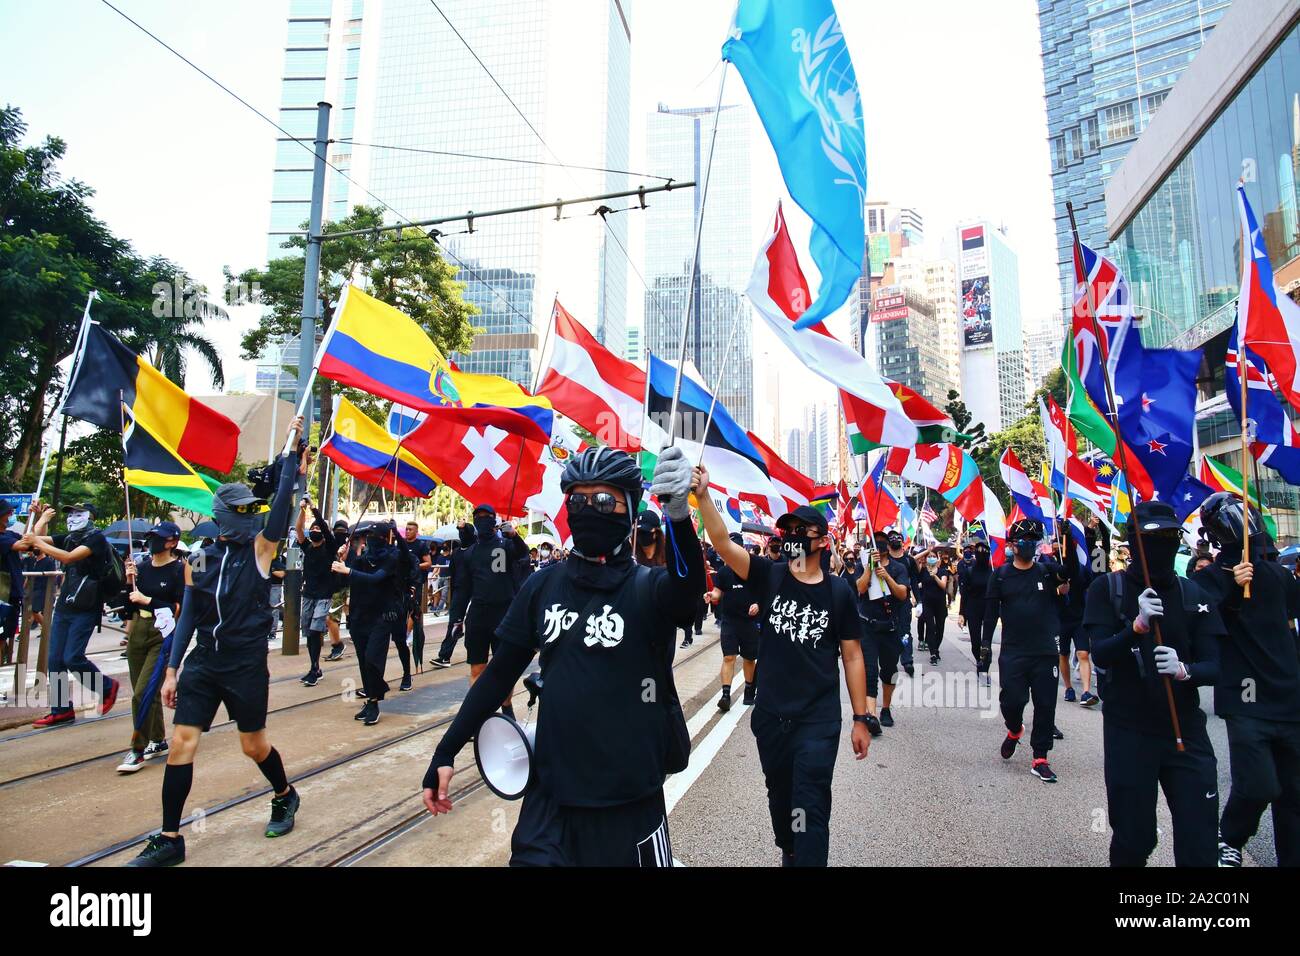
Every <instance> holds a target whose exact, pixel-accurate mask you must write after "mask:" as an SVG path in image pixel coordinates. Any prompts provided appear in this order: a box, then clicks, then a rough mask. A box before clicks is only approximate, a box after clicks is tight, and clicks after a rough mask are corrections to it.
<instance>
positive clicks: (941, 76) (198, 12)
mask: <svg viewBox="0 0 1300 956" xmlns="http://www.w3.org/2000/svg"><path fill="white" fill-rule="evenodd" d="M114 2H115V5H116V6H118V7H119V8H120V9H122V10H123V11H124V12H125V13H127V14H128V15H130V16H131V17H133V18H134V19H136V20H138V21H139V22H140V23H141V24H142V25H143V26H145V27H147V28H149V29H150V30H151V31H153V32H154V33H156V34H157V35H158V36H160V37H161V38H162V39H164V40H166V41H167V42H168V43H170V44H171V45H172V46H174V47H175V48H176V49H178V50H179V51H180V52H182V53H184V54H185V55H186V56H187V57H189V58H190V59H191V60H193V61H194V62H196V63H197V64H199V65H200V66H202V67H204V68H205V69H206V70H208V72H210V73H212V74H213V75H214V76H215V77H216V78H217V79H219V80H221V81H222V82H224V83H225V84H226V85H227V86H229V87H231V89H233V90H234V91H235V92H236V93H238V94H239V95H241V96H242V97H243V98H244V99H246V100H248V101H249V102H250V103H251V104H252V105H254V106H256V107H257V108H259V109H261V110H262V111H263V112H265V113H267V114H268V115H272V116H273V115H274V114H275V112H276V110H277V109H278V106H279V97H280V80H279V76H280V71H281V64H282V57H283V44H284V35H285V18H286V16H287V10H288V3H287V0H188V2H184V3H179V2H175V0H114ZM993 6H994V5H993V4H974V3H970V2H968V0H964V2H963V0H910V2H908V3H896V2H888V0H839V2H838V3H837V4H836V7H837V10H838V12H839V14H840V19H841V24H842V27H843V30H844V34H845V36H846V38H847V41H848V45H849V51H850V54H851V56H852V58H853V62H854V66H855V70H856V73H857V77H858V82H859V86H860V88H861V90H862V92H863V113H864V121H865V125H866V135H867V162H868V196H869V198H871V199H876V200H884V201H888V202H891V203H894V204H897V205H906V206H912V207H914V208H916V209H917V210H918V211H919V212H920V213H921V215H922V216H923V217H924V219H925V227H926V232H927V235H929V236H935V235H937V234H939V233H942V232H948V233H951V231H952V230H953V229H955V227H956V224H957V222H958V221H960V220H965V219H972V218H987V219H989V220H991V221H992V222H993V223H994V224H1003V225H1005V227H1006V229H1007V235H1008V239H1009V241H1010V243H1011V244H1012V246H1013V248H1014V249H1016V251H1017V252H1018V254H1019V256H1020V276H1021V300H1022V309H1023V316H1022V321H1023V322H1024V324H1025V325H1026V327H1033V326H1034V325H1036V324H1037V323H1038V322H1040V321H1042V320H1044V319H1046V318H1047V317H1049V316H1051V315H1053V314H1054V313H1055V312H1056V310H1057V307H1058V300H1059V298H1060V293H1059V289H1058V287H1057V283H1058V278H1057V269H1056V251H1055V250H1056V244H1055V232H1054V225H1053V220H1052V192H1051V180H1050V175H1049V166H1048V151H1047V131H1046V114H1045V109H1044V103H1043V78H1042V68H1041V63H1040V57H1039V40H1038V19H1037V13H1036V4H1035V3H1034V2H1033V0H998V2H997V4H996V9H997V14H996V15H993V14H992V12H991V8H992V7H993ZM733 9H734V2H733V0H655V2H653V3H650V2H647V0H634V2H633V3H632V18H631V19H632V36H633V50H632V70H633V76H632V105H631V116H632V143H631V149H632V151H631V155H632V157H633V161H634V162H633V168H644V166H638V164H639V163H641V162H642V159H641V157H643V155H644V153H643V141H644V131H645V117H646V115H647V114H649V113H651V112H653V111H654V110H655V108H656V104H657V103H659V102H665V103H667V104H669V105H670V106H680V105H698V104H700V103H708V102H711V101H712V100H713V99H714V98H715V97H716V96H717V90H718V78H719V73H720V60H719V48H720V46H721V42H722V39H723V38H724V37H725V35H726V31H727V28H728V26H729V24H730V19H731V12H732V10H733ZM431 15H433V12H432V11H431ZM5 25H6V33H7V35H8V37H9V38H10V39H9V42H7V43H6V56H5V57H4V59H3V60H2V61H0V89H3V90H4V94H3V99H4V101H5V102H6V103H9V104H12V105H16V106H19V107H21V108H22V110H23V113H24V117H25V119H26V121H27V122H28V124H29V127H30V130H29V136H30V138H31V139H32V140H33V141H34V140H36V139H39V138H41V137H44V136H45V135H58V136H61V137H63V138H64V139H65V140H67V142H68V153H67V157H66V159H65V161H64V163H63V165H62V170H63V172H64V174H65V175H67V176H70V177H76V178H79V179H82V180H84V181H86V182H88V183H89V184H90V185H92V186H93V187H94V188H95V189H96V191H97V193H96V196H95V198H94V199H93V200H92V205H93V206H94V209H95V211H96V213H97V214H98V215H99V216H100V217H101V218H102V219H103V220H104V221H105V222H106V223H107V224H108V225H109V227H110V228H111V229H113V231H114V232H115V233H117V234H118V235H120V236H123V237H125V238H126V239H128V240H130V241H131V242H132V244H133V245H134V246H135V248H136V250H137V251H138V252H140V253H142V254H146V255H153V254H162V255H166V256H167V257H169V258H171V259H172V260H173V261H175V262H177V263H179V264H180V265H181V266H182V267H184V268H185V269H186V270H187V271H188V272H189V273H190V274H191V275H193V276H195V277H196V278H197V279H198V280H199V281H201V282H203V283H205V284H206V285H207V286H208V287H209V288H210V289H219V288H220V287H221V284H222V267H223V266H229V267H231V268H232V269H233V270H235V271H239V270H241V269H243V268H246V267H248V266H251V265H261V264H262V262H263V256H264V255H265V250H266V238H265V236H266V228H267V220H268V208H269V207H268V203H269V201H270V194H271V162H272V155H273V140H274V136H275V133H274V131H273V130H272V129H271V127H270V126H268V125H267V124H266V123H265V122H264V121H263V120H261V119H259V118H258V117H257V116H255V115H254V114H253V113H252V112H250V111H249V110H247V109H246V108H244V107H243V106H241V105H240V104H239V103H237V102H236V101H235V100H234V99H232V98H231V97H230V96H229V95H227V94H226V93H224V92H222V91H221V90H220V89H218V88H217V87H216V86H214V85H213V84H212V83H210V82H209V81H208V80H206V79H204V78H203V77H201V76H200V75H198V74H197V73H195V72H194V71H193V70H191V69H190V68H189V67H188V66H186V65H185V64H184V63H182V62H181V61H180V60H178V59H177V58H176V57H174V56H173V55H172V54H171V53H168V52H167V51H166V50H165V49H163V48H162V47H161V46H159V45H158V44H157V43H155V42H154V41H152V40H150V39H149V38H148V37H146V36H145V35H144V34H142V33H140V32H139V31H138V30H137V29H136V28H135V27H133V26H131V25H130V24H128V23H127V22H126V21H125V20H123V19H122V18H121V17H119V16H118V15H117V14H116V13H114V12H113V11H112V10H111V9H109V7H108V6H106V5H105V4H104V3H102V2H96V0H44V2H40V3H18V2H14V0H10V2H9V3H7V4H5ZM17 37H26V38H29V39H30V41H31V42H25V43H14V42H13V38H17ZM41 37H57V48H55V47H54V46H52V44H51V43H45V42H39V40H38V39H37V38H41ZM471 39H472V38H471ZM451 42H455V41H454V40H452V41H451ZM489 65H490V64H489ZM724 102H728V103H738V104H744V105H745V106H746V107H747V108H750V107H748V102H749V101H748V96H747V94H746V92H745V90H744V85H743V83H742V82H741V80H740V78H739V76H738V74H736V73H735V72H734V71H730V74H729V76H728V78H727V82H726V86H725V94H724ZM752 127H753V130H754V137H755V142H754V143H753V144H752V147H751V152H752V153H753V155H754V157H755V160H754V176H753V185H752V197H753V207H754V209H753V217H752V218H753V223H754V229H755V233H756V235H755V236H754V240H755V245H754V248H755V251H757V249H758V242H759V240H760V239H761V237H762V235H763V233H764V232H765V230H766V228H767V225H768V224H769V222H770V219H771V215H772V211H773V209H774V208H775V205H776V201H777V199H778V198H783V199H784V202H785V207H786V214H787V218H788V220H789V223H790V227H791V231H792V234H793V235H794V238H795V242H796V245H797V247H798V246H801V244H804V243H806V237H807V219H806V217H803V216H802V214H801V213H800V212H798V211H797V210H796V209H795V207H794V206H793V204H792V203H791V202H790V200H789V197H788V195H786V194H785V191H784V188H783V185H782V182H781V177H780V171H779V169H778V167H777V165H776V161H775V158H774V156H773V155H772V151H771V148H770V146H769V145H768V144H767V142H766V139H765V138H764V136H763V133H762V127H761V124H759V123H758V122H756V121H755V122H754V123H753V124H752ZM430 145H434V144H430ZM571 161H572V160H571ZM652 171H653V170H652ZM467 206H469V207H472V203H467ZM705 215H706V219H707V210H706V214H705ZM641 246H642V238H641V230H640V228H634V230H633V236H632V243H631V250H630V251H631V254H632V256H633V258H634V259H639V256H640V248H641ZM802 248H804V249H806V245H802ZM803 258H805V259H807V256H806V255H804V257H803ZM805 267H806V269H807V271H809V273H810V281H814V287H815V280H813V278H812V275H811V274H812V273H813V271H814V270H813V269H812V266H811V262H806V263H805ZM629 281H630V284H631V285H632V286H633V288H631V289H630V291H629V296H630V299H631V304H632V306H633V308H632V310H631V314H632V315H639V314H640V308H639V302H640V300H641V295H642V289H641V288H640V286H639V285H638V284H637V280H636V279H635V278H634V277H631V278H630V280H629ZM230 311H231V321H230V322H229V323H211V325H210V327H209V328H208V330H207V331H208V333H209V334H210V335H211V337H212V338H213V339H214V340H215V341H216V342H217V344H218V346H219V347H220V348H221V349H222V350H223V352H224V353H225V354H226V356H228V376H229V374H230V372H232V371H238V370H239V369H240V368H241V367H242V364H243V363H241V362H240V361H239V360H238V342H239V338H240V335H241V334H242V332H243V331H244V330H245V329H247V328H248V327H250V326H251V325H252V324H253V323H254V322H255V321H256V316H257V313H256V311H255V310H254V309H252V308H249V307H245V308H242V309H232V310H230ZM777 349H779V346H778V345H777V344H776V342H775V340H774V339H771V338H769V337H768V334H767V332H766V330H759V331H757V332H756V334H755V356H756V364H757V365H758V366H760V367H759V368H758V369H756V382H755V390H756V393H757V395H758V397H759V402H760V403H761V402H762V401H763V396H764V394H765V383H766V379H765V375H766V370H765V368H763V367H762V366H763V357H764V353H765V352H767V353H768V354H769V355H770V356H771V361H772V363H775V361H777V360H778V359H779V358H780V356H775V355H772V353H773V352H775V350H777ZM791 377H792V381H791V382H790V383H788V384H787V382H786V381H785V379H784V378H783V381H782V396H783V398H782V409H781V414H782V417H783V419H784V420H786V421H789V422H792V421H793V419H794V418H795V417H797V416H798V415H799V414H800V413H801V411H802V406H803V405H804V404H806V403H807V401H808V400H809V398H810V396H811V397H812V399H813V400H817V401H829V400H832V399H833V391H832V390H830V388H829V386H822V385H820V384H818V383H817V380H815V379H814V378H812V376H811V375H810V374H809V375H806V376H805V375H803V374H801V373H798V372H795V373H791ZM186 384H187V387H188V388H189V389H190V390H191V391H193V392H195V393H196V394H203V393H205V392H210V391H211V388H210V384H211V383H210V382H209V381H208V378H207V376H206V374H204V373H203V371H202V367H201V366H197V365H192V367H191V371H190V375H189V379H188V381H187V383H186ZM804 386H806V387H804ZM796 395H797V396H798V397H795V396H796Z"/></svg>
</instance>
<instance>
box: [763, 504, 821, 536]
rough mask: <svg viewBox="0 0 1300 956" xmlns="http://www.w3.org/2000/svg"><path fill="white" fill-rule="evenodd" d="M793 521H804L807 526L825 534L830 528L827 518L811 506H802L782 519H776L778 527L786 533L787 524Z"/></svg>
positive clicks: (787, 513)
mask: <svg viewBox="0 0 1300 956" xmlns="http://www.w3.org/2000/svg"><path fill="white" fill-rule="evenodd" d="M791 521H802V522H803V523H804V524H806V525H812V526H813V527H815V528H817V529H818V530H820V531H821V533H822V534H825V533H826V532H827V530H828V528H829V525H827V523H826V516H825V515H824V514H822V513H821V512H820V511H818V510H817V509H816V508H814V507H812V506H811V505H800V506H799V507H798V508H795V509H794V511H787V512H786V513H785V514H783V515H781V517H779V518H777V519H776V526H777V528H779V529H780V530H782V531H784V530H785V526H786V524H787V523H789V522H791Z"/></svg>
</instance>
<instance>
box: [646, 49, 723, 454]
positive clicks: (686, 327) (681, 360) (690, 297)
mask: <svg viewBox="0 0 1300 956" xmlns="http://www.w3.org/2000/svg"><path fill="white" fill-rule="evenodd" d="M730 65H731V64H730V63H728V62H727V61H726V60H723V61H722V75H721V76H720V77H718V101H717V104H716V105H715V106H714V108H713V132H712V134H711V135H710V136H709V157H708V160H707V161H706V163H705V167H704V184H703V186H701V187H700V208H699V211H698V212H697V213H696V214H695V240H694V243H693V245H694V252H693V254H692V255H691V268H690V270H689V273H688V275H689V278H688V279H687V283H686V310H685V312H686V314H685V315H684V316H683V317H682V335H681V342H680V344H679V346H678V349H677V378H676V380H675V381H674V382H673V402H672V406H671V407H670V408H669V412H668V444H667V445H665V446H664V447H665V448H671V447H672V445H673V442H674V441H675V440H676V437H677V403H678V399H679V398H680V397H681V393H682V369H683V368H684V367H685V365H686V341H687V338H688V336H689V333H690V329H691V304H692V303H693V302H694V301H695V282H696V279H698V278H699V275H698V273H699V266H700V240H701V238H702V236H703V226H704V204H705V203H706V202H708V199H709V181H710V179H712V172H713V148H714V146H716V145H717V142H718V118H719V117H720V116H721V115H722V90H723V87H725V86H726V84H727V67H729V66H730ZM696 178H697V179H698V178H699V177H698V176H697V177H696ZM648 379H649V376H648V375H647V380H648Z"/></svg>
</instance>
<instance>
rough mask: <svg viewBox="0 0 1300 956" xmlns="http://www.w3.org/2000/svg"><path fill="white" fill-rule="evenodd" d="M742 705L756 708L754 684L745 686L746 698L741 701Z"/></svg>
mask: <svg viewBox="0 0 1300 956" xmlns="http://www.w3.org/2000/svg"><path fill="white" fill-rule="evenodd" d="M741 703H742V704H744V705H745V706H746V707H753V706H754V685H753V684H746V685H745V696H744V698H743V699H742V700H741Z"/></svg>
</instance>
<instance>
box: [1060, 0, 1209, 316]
mask: <svg viewBox="0 0 1300 956" xmlns="http://www.w3.org/2000/svg"><path fill="white" fill-rule="evenodd" d="M1229 3H1230V0H1123V2H1102V3H1091V2H1090V3H1082V2H1080V0H1038V29H1039V34H1040V37H1041V40H1042V50H1043V86H1044V92H1045V94H1046V98H1047V136H1048V145H1049V149H1050V153H1051V164H1052V190H1053V192H1054V193H1055V196H1056V251H1057V262H1058V266H1059V269H1060V275H1061V294H1062V302H1063V308H1064V309H1067V310H1068V308H1069V307H1070V303H1071V302H1072V301H1073V292H1074V284H1075V283H1074V265H1073V253H1072V249H1073V244H1072V239H1071V234H1070V220H1069V217H1068V216H1067V215H1066V210H1065V203H1066V200H1069V201H1070V202H1072V203H1073V204H1074V211H1075V217H1076V219H1077V220H1078V224H1079V237H1080V239H1082V241H1083V242H1084V243H1085V244H1087V245H1089V246H1091V247H1093V248H1095V249H1099V250H1104V248H1105V246H1106V241H1107V235H1106V204H1105V198H1104V194H1105V190H1106V184H1107V182H1108V181H1109V180H1110V177H1111V175H1112V174H1113V173H1114V172H1115V170H1117V169H1118V168H1119V166H1120V163H1122V162H1123V160H1124V156H1125V154H1126V153H1127V152H1128V150H1129V148H1130V147H1131V146H1132V145H1133V142H1134V140H1136V139H1137V138H1138V136H1139V135H1141V133H1142V131H1143V130H1145V129H1146V128H1147V125H1148V124H1149V123H1150V122H1151V118H1152V117H1153V116H1154V115H1155V113H1156V110H1157V109H1159V108H1160V104H1161V103H1163V102H1164V99H1165V97H1166V96H1168V95H1169V90H1170V88H1171V87H1172V86H1173V85H1174V83H1175V82H1176V81H1177V80H1178V78H1179V76H1181V75H1182V73H1183V71H1184V70H1185V69H1187V66H1188V64H1190V63H1191V62H1192V59H1193V58H1194V57H1195V56H1196V53H1197V51H1198V50H1200V48H1201V46H1202V45H1203V44H1204V43H1205V41H1206V39H1207V38H1208V37H1209V36H1210V33H1211V31H1212V30H1213V28H1214V25H1215V24H1216V23H1218V22H1219V20H1220V19H1222V17H1223V15H1224V13H1225V12H1227V9H1228V6H1229Z"/></svg>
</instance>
